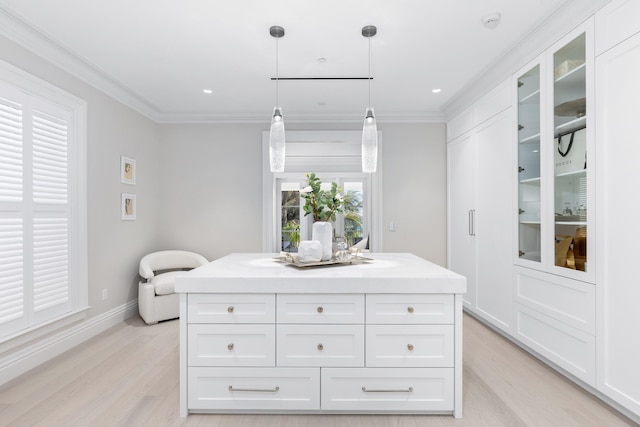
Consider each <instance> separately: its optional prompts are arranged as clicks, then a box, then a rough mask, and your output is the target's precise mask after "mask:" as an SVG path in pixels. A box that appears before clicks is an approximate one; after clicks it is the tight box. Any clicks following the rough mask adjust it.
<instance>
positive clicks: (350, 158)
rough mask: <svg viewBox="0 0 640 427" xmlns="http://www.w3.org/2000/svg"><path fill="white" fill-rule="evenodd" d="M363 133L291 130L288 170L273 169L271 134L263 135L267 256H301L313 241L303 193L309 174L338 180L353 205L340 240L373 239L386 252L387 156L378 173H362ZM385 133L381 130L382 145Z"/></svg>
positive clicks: (338, 227)
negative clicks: (280, 253) (383, 223)
mask: <svg viewBox="0 0 640 427" xmlns="http://www.w3.org/2000/svg"><path fill="white" fill-rule="evenodd" d="M361 144H362V131H360V130H357V131H351V130H347V131H288V132H287V144H286V160H285V172H282V173H271V172H270V171H269V132H268V131H265V132H263V134H262V147H263V155H262V171H263V180H262V194H263V227H262V229H263V239H262V248H263V251H264V252H278V251H289V252H296V251H297V246H296V244H297V243H299V242H300V241H301V240H309V239H310V238H311V229H312V224H313V219H312V218H311V216H306V217H305V216H304V212H303V211H302V209H301V208H302V206H301V205H302V204H303V203H304V200H301V198H300V193H299V192H300V189H301V188H302V185H303V184H304V182H305V180H306V174H307V173H308V172H315V174H316V175H317V176H318V177H319V178H320V179H321V180H322V182H323V183H330V182H332V181H335V182H336V183H337V184H338V185H339V186H340V187H341V188H342V190H343V194H344V196H345V201H346V202H347V206H346V209H345V212H344V213H343V214H340V215H337V217H336V221H335V224H334V230H335V233H336V236H344V237H345V238H346V239H347V242H348V244H349V245H353V244H355V243H357V242H359V241H360V240H363V239H367V240H366V241H367V243H368V245H367V246H368V247H369V249H370V250H372V251H378V252H379V251H381V250H382V247H383V246H382V235H383V233H382V228H381V216H382V195H381V193H382V167H381V163H382V157H381V156H378V162H379V164H378V172H377V173H374V174H367V173H363V172H362V156H361ZM381 146H382V133H381V132H378V147H379V149H380V147H381Z"/></svg>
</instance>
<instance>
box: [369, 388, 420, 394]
mask: <svg viewBox="0 0 640 427" xmlns="http://www.w3.org/2000/svg"><path fill="white" fill-rule="evenodd" d="M362 391H364V392H365V393H413V387H409V388H408V389H406V390H367V388H366V387H362Z"/></svg>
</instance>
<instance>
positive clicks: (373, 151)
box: [362, 107, 378, 173]
mask: <svg viewBox="0 0 640 427" xmlns="http://www.w3.org/2000/svg"><path fill="white" fill-rule="evenodd" d="M377 164H378V128H377V126H376V116H375V115H374V114H373V108H372V107H369V108H367V110H366V112H365V116H364V126H363V127H362V172H367V173H373V172H375V171H376V166H377Z"/></svg>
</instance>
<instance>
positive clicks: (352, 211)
mask: <svg viewBox="0 0 640 427" xmlns="http://www.w3.org/2000/svg"><path fill="white" fill-rule="evenodd" d="M332 175H333V177H332V176H330V175H328V176H322V175H319V178H320V179H321V180H322V181H323V183H322V185H323V186H325V185H326V186H327V187H328V185H329V183H330V182H336V183H337V184H338V186H339V187H340V188H341V189H342V194H343V196H344V202H345V203H344V207H343V213H342V214H338V215H336V221H335V224H334V233H335V236H340V237H345V239H346V241H347V244H348V245H349V246H352V245H354V244H356V243H358V242H359V241H360V240H362V239H363V238H364V237H367V235H368V234H367V233H368V232H367V230H368V227H369V221H368V220H367V217H368V215H365V210H366V209H367V204H366V200H367V198H366V196H365V194H366V192H365V188H366V187H367V185H366V184H367V181H368V178H367V177H366V176H365V175H364V174H362V175H363V176H362V177H360V178H354V177H353V176H354V174H344V175H346V177H345V176H341V174H338V176H335V175H336V174H332ZM305 180H306V174H289V176H288V177H287V178H282V179H279V180H278V181H279V187H280V199H279V206H280V218H279V221H278V223H279V224H280V233H279V234H280V236H281V238H280V241H281V245H280V248H279V250H280V251H283V252H298V244H299V243H300V240H309V239H311V224H312V222H313V219H312V218H311V216H310V215H309V216H304V211H303V209H302V207H303V205H304V203H305V201H304V199H303V198H302V197H301V196H300V190H301V188H302V186H303V185H304V182H305Z"/></svg>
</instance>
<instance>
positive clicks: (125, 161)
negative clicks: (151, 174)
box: [120, 156, 136, 185]
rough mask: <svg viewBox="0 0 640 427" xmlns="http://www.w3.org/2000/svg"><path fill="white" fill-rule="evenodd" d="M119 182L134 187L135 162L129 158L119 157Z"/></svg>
mask: <svg viewBox="0 0 640 427" xmlns="http://www.w3.org/2000/svg"><path fill="white" fill-rule="evenodd" d="M120 182H122V183H123V184H131V185H136V161H135V160H134V159H131V158H129V157H125V156H121V157H120Z"/></svg>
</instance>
